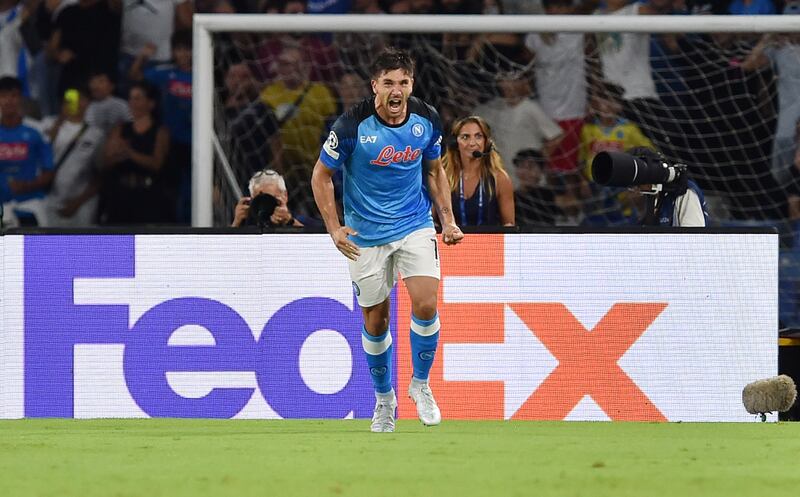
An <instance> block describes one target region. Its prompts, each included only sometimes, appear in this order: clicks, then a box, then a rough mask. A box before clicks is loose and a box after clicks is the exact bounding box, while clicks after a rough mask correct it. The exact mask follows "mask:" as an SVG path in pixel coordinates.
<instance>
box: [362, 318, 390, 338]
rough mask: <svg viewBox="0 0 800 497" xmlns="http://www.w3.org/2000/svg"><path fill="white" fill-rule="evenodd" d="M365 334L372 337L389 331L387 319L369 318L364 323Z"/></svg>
mask: <svg viewBox="0 0 800 497" xmlns="http://www.w3.org/2000/svg"><path fill="white" fill-rule="evenodd" d="M364 327H365V328H366V329H367V333H369V334H370V335H373V336H380V335H382V334H383V333H385V332H386V330H387V329H389V318H387V317H383V316H374V317H373V316H370V317H369V318H367V319H366V320H365V322H364Z"/></svg>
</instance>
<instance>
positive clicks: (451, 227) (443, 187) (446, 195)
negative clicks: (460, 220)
mask: <svg viewBox="0 0 800 497" xmlns="http://www.w3.org/2000/svg"><path fill="white" fill-rule="evenodd" d="M425 168H426V170H427V171H428V192H429V193H430V196H431V201H432V202H433V206H434V208H435V209H436V213H437V214H438V215H439V220H440V221H441V223H442V241H444V243H446V244H447V245H455V244H456V243H458V242H460V241H461V240H462V239H463V238H464V233H462V232H461V228H459V227H458V225H456V219H455V217H454V216H453V206H452V203H451V201H450V185H449V184H448V182H447V176H445V173H444V166H442V161H441V159H433V160H426V161H425Z"/></svg>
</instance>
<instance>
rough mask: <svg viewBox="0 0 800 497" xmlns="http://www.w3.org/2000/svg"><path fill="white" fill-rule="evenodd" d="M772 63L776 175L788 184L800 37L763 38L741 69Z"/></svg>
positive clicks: (798, 108)
mask: <svg viewBox="0 0 800 497" xmlns="http://www.w3.org/2000/svg"><path fill="white" fill-rule="evenodd" d="M792 6H800V4H789V5H787V7H786V9H784V12H786V11H789V10H790V9H791V7H792ZM795 8H798V7H795ZM770 63H772V64H773V66H774V68H775V72H776V79H777V88H778V124H777V127H776V129H775V138H774V140H773V142H772V174H773V176H775V179H776V180H778V182H779V183H785V182H786V180H787V179H788V177H789V174H788V173H789V171H790V169H791V168H792V162H793V158H794V157H793V154H792V152H793V150H794V140H795V133H796V129H795V123H797V120H798V119H800V35H798V34H797V33H792V34H783V35H780V34H774V33H770V34H765V35H763V36H762V37H761V39H760V40H759V42H758V43H757V44H756V46H755V47H754V48H753V50H752V52H750V54H748V56H747V57H746V58H745V59H744V61H743V62H742V65H741V67H742V69H744V70H745V71H756V70H758V69H760V68H762V67H765V66H768V65H769V64H770Z"/></svg>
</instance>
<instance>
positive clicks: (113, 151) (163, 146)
mask: <svg viewBox="0 0 800 497" xmlns="http://www.w3.org/2000/svg"><path fill="white" fill-rule="evenodd" d="M157 104H158V95H157V92H156V90H155V89H154V88H153V87H152V86H151V85H150V84H148V83H134V84H132V85H131V89H130V90H129V96H128V105H129V106H130V109H131V115H132V116H133V121H131V122H127V123H124V124H120V125H117V126H116V127H115V128H114V129H113V130H112V131H111V135H110V136H109V138H108V141H107V142H106V145H105V150H104V153H103V155H104V164H103V167H104V169H105V173H106V178H105V179H106V181H105V184H104V185H103V191H102V194H101V196H102V198H101V202H102V206H101V210H102V214H101V222H102V223H103V224H107V225H127V224H148V223H164V222H173V221H174V209H172V208H171V205H172V199H173V198H174V192H170V191H168V189H167V188H166V185H165V184H164V180H163V178H162V171H163V169H164V164H165V162H166V158H167V153H168V151H169V142H170V138H169V131H167V128H166V127H165V126H162V125H159V124H158V121H156V118H155V116H154V112H155V109H156V105H157Z"/></svg>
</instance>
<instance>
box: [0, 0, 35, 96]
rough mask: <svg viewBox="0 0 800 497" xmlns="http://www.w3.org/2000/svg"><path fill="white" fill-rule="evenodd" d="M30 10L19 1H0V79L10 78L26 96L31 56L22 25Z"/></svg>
mask: <svg viewBox="0 0 800 497" xmlns="http://www.w3.org/2000/svg"><path fill="white" fill-rule="evenodd" d="M29 15H30V10H29V9H28V8H27V7H26V6H25V3H24V2H21V1H19V0H0V77H2V76H12V77H15V78H17V79H19V80H20V82H21V83H22V88H23V94H25V95H27V94H28V91H27V90H28V81H27V75H28V67H29V65H30V59H31V55H30V53H29V52H28V49H27V47H26V45H25V39H24V36H23V32H22V29H23V24H25V22H26V21H27V19H28V17H29Z"/></svg>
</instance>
